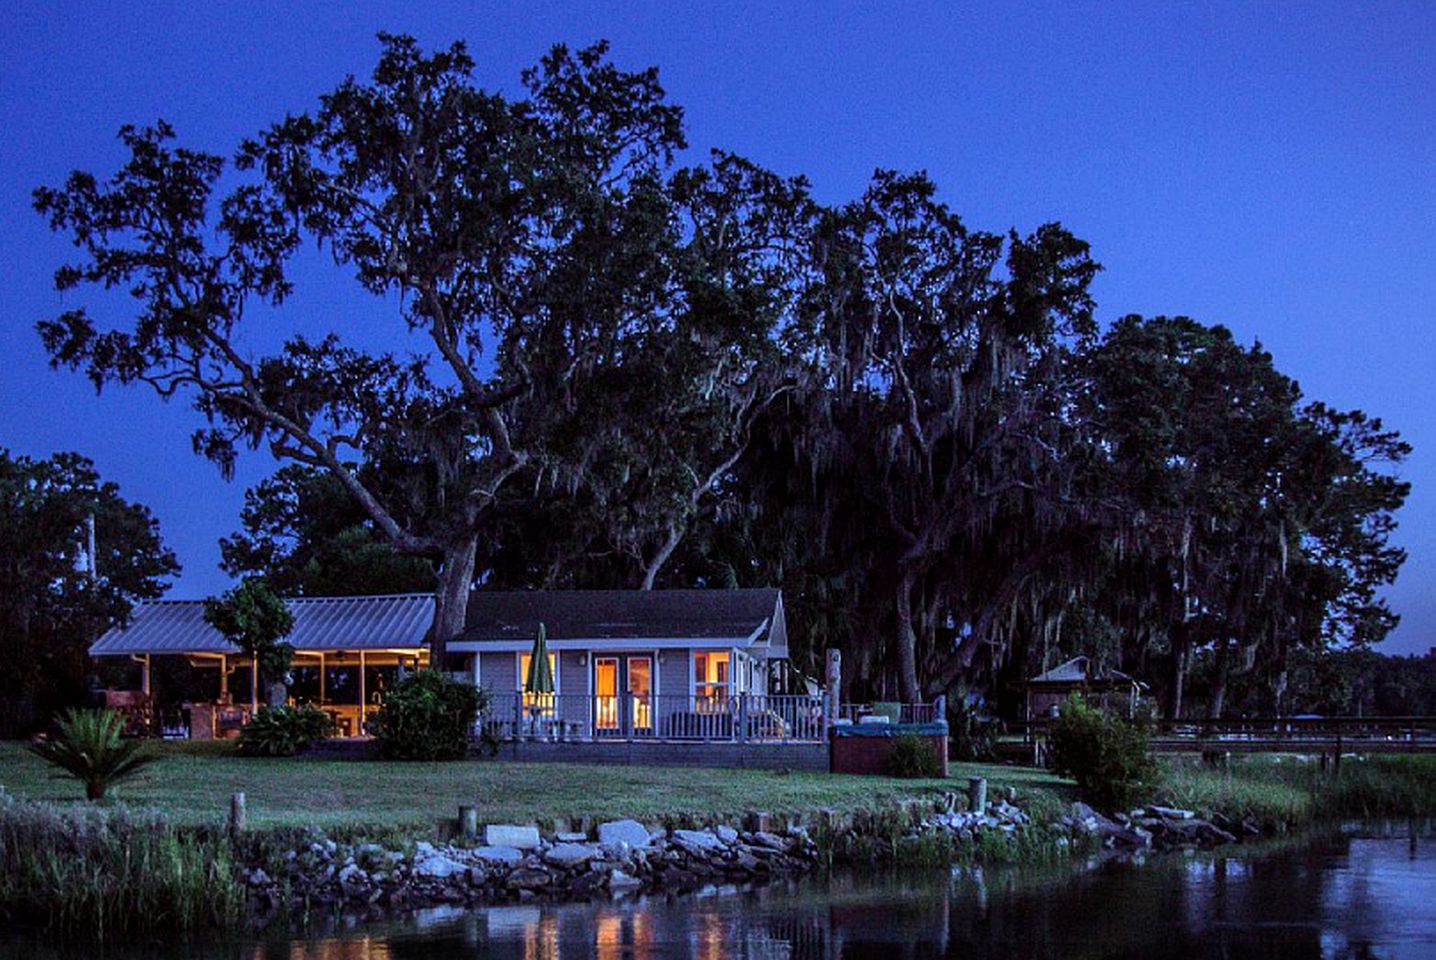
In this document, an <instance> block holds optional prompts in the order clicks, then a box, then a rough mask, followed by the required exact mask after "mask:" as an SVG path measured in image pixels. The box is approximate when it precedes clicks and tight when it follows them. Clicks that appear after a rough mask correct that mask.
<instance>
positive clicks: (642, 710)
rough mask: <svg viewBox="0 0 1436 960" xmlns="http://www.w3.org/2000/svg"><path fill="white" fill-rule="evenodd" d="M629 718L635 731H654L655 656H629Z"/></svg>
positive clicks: (645, 733)
mask: <svg viewBox="0 0 1436 960" xmlns="http://www.w3.org/2000/svg"><path fill="white" fill-rule="evenodd" d="M628 704H629V707H628V719H629V722H630V723H631V724H632V730H633V732H634V733H637V734H643V735H645V736H648V735H652V733H653V658H652V657H629V658H628Z"/></svg>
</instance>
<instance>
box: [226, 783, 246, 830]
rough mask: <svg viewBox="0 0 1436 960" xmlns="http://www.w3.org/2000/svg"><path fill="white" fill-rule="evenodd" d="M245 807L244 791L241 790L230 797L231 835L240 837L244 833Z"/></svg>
mask: <svg viewBox="0 0 1436 960" xmlns="http://www.w3.org/2000/svg"><path fill="white" fill-rule="evenodd" d="M244 821H245V808H244V791H243V790H240V791H237V792H236V793H234V794H232V795H231V796H230V798H229V836H230V838H231V839H238V838H239V835H240V834H241V833H244Z"/></svg>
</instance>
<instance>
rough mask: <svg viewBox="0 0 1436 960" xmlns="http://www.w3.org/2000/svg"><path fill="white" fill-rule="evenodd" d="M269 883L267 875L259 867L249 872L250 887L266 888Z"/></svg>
mask: <svg viewBox="0 0 1436 960" xmlns="http://www.w3.org/2000/svg"><path fill="white" fill-rule="evenodd" d="M271 882H272V881H271V880H270V879H269V874H267V873H265V872H264V871H263V870H261V869H260V868H259V867H255V868H254V869H253V870H251V871H249V885H250V886H251V887H267V886H269V884H270V883H271Z"/></svg>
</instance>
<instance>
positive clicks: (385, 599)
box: [90, 593, 434, 657]
mask: <svg viewBox="0 0 1436 960" xmlns="http://www.w3.org/2000/svg"><path fill="white" fill-rule="evenodd" d="M285 602H286V603H287V604H288V605H289V609H290V610H291V611H292V612H293V614H294V629H293V631H292V632H291V633H290V634H289V636H287V637H285V642H286V643H290V644H292V645H293V646H294V648H295V649H296V650H388V649H399V650H407V649H414V648H417V647H421V646H423V645H424V644H425V642H426V641H427V635H428V631H429V625H430V623H431V622H432V621H433V619H434V597H433V595H432V594H427V593H408V594H389V595H383V596H368V597H296V598H294V599H291V600H286V601H285ZM239 652H240V651H239V648H238V647H236V646H234V645H233V644H231V643H229V642H228V641H226V640H225V639H224V637H222V636H220V633H219V631H217V630H215V629H214V627H211V626H210V625H209V624H208V623H206V622H205V619H204V601H202V600H154V601H149V602H146V603H140V604H138V605H136V606H135V609H134V611H133V613H132V614H131V617H130V622H129V624H128V625H126V626H124V627H116V628H115V629H113V630H109V631H107V632H106V633H105V634H104V635H103V636H101V637H100V639H98V640H96V641H95V642H94V643H93V644H91V646H90V655H91V656H95V657H108V656H125V655H127V654H144V653H150V654H186V653H229V654H235V653H239Z"/></svg>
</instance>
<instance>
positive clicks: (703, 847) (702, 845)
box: [673, 830, 723, 854]
mask: <svg viewBox="0 0 1436 960" xmlns="http://www.w3.org/2000/svg"><path fill="white" fill-rule="evenodd" d="M673 842H674V843H676V844H678V845H679V846H680V847H682V848H683V849H684V850H687V851H688V852H689V853H700V854H702V853H717V852H719V851H721V850H722V849H723V841H722V840H719V839H718V837H717V835H716V834H712V833H709V832H708V831H707V830H674V831H673Z"/></svg>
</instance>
